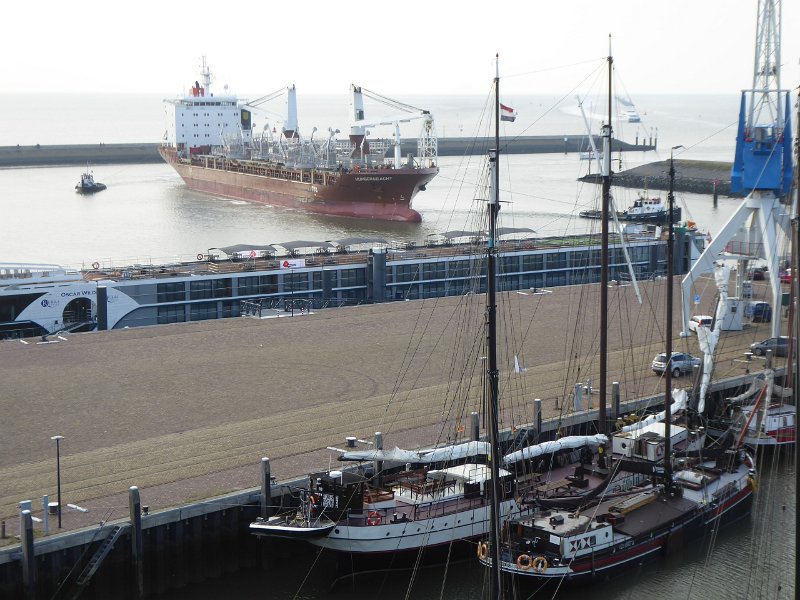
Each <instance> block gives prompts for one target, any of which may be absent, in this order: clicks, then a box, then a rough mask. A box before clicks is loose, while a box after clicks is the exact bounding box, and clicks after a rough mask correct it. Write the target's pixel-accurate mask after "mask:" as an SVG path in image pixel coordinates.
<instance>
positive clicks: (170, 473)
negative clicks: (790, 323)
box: [0, 280, 768, 534]
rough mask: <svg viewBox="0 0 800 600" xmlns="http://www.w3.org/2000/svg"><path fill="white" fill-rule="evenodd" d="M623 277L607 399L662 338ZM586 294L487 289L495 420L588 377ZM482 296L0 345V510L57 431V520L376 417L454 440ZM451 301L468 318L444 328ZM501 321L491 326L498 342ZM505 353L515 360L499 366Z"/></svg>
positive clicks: (242, 478) (44, 468) (154, 504)
mask: <svg viewBox="0 0 800 600" xmlns="http://www.w3.org/2000/svg"><path fill="white" fill-rule="evenodd" d="M760 283H762V282H756V284H760ZM641 285H642V287H643V288H644V289H645V294H646V295H649V297H650V298H651V301H650V302H649V303H645V304H644V305H641V306H640V305H638V304H637V303H636V302H635V300H634V296H633V289H632V288H631V287H627V286H617V287H614V288H613V289H612V294H611V297H612V300H611V301H612V302H624V303H625V317H624V318H623V317H622V316H620V313H618V314H617V315H616V317H612V322H611V324H610V325H609V332H610V342H609V343H610V347H611V356H610V358H609V369H610V370H609V381H619V382H620V383H621V387H622V396H623V400H629V399H634V398H638V397H643V396H649V395H652V394H657V393H659V392H660V391H661V380H660V378H658V377H656V376H655V375H653V374H652V373H651V372H650V362H651V360H652V358H653V356H654V355H655V354H656V353H657V352H659V351H660V349H661V347H662V339H663V333H662V331H663V327H662V323H663V319H661V318H660V317H656V316H654V315H660V314H661V312H663V301H664V294H663V292H660V291H659V286H660V288H663V286H664V283H663V281H659V280H656V281H655V282H644V283H642V284H641ZM675 287H676V298H677V283H676V286H675ZM648 288H650V289H648ZM597 296H598V286H597V285H587V286H573V287H564V288H555V289H554V290H553V292H552V293H551V294H545V295H541V296H540V295H536V296H533V295H523V294H520V293H508V294H503V295H502V299H503V304H504V305H505V309H504V310H507V311H509V312H510V314H514V320H515V321H519V322H521V323H523V324H526V325H525V329H524V331H525V335H524V338H523V339H521V340H519V341H518V343H517V347H516V348H514V349H513V350H509V351H508V352H511V353H512V354H511V355H510V356H509V355H508V354H507V352H502V353H501V357H500V361H501V363H500V364H501V365H502V371H503V374H504V375H503V377H504V381H505V382H506V384H505V385H506V386H509V387H508V389H507V390H504V392H505V393H506V398H508V399H510V400H511V401H513V406H511V404H510V403H509V404H507V405H506V406H507V407H508V408H507V412H506V413H505V414H504V418H503V426H505V427H511V426H519V425H522V424H524V423H526V422H527V421H529V420H531V419H532V405H533V399H534V398H541V399H542V400H543V415H542V416H543V418H545V419H548V418H553V417H559V416H561V417H564V416H566V415H568V414H569V412H570V411H571V410H572V407H571V405H570V402H569V401H568V400H567V399H568V398H569V396H570V394H571V392H572V389H573V387H574V384H575V382H576V381H586V380H588V379H591V380H592V381H594V382H595V385H596V382H598V381H599V374H598V372H597V369H598V361H597V356H596V354H597V348H596V344H597V340H596V335H595V334H594V333H591V334H587V333H586V332H596V330H597V326H598V321H599V318H598V316H596V315H595V316H592V315H586V316H582V317H580V321H576V320H577V319H578V316H577V313H576V308H575V307H576V306H578V305H579V303H586V302H588V303H589V304H587V306H596V305H597ZM482 302H483V299H482V298H480V297H475V298H465V297H449V298H438V299H430V300H425V301H413V302H395V303H389V304H380V305H366V306H358V307H351V308H338V309H327V310H322V311H318V312H315V313H313V314H306V315H303V316H299V315H296V316H295V317H286V318H273V319H264V320H255V319H251V318H245V317H242V318H237V319H222V320H218V321H200V322H192V323H185V324H175V325H162V326H154V327H143V328H136V329H125V330H113V331H108V332H95V333H89V334H77V335H70V336H67V339H66V340H63V341H62V340H58V341H54V340H51V341H54V343H45V344H39V343H37V340H36V339H31V340H29V341H28V342H29V343H28V344H23V343H20V342H19V341H16V340H14V341H4V342H0V380H2V381H3V396H2V404H3V413H4V419H3V421H2V425H0V440H1V441H0V481H2V482H3V485H2V486H0V518H2V519H5V520H6V521H7V528H8V532H9V534H14V533H16V531H14V527H15V523H16V515H17V510H18V502H19V501H21V500H32V501H33V503H34V507H36V506H39V505H40V504H41V502H40V500H41V498H42V496H43V495H44V494H48V495H49V496H50V497H51V499H53V497H54V496H55V493H56V490H55V483H56V482H55V467H56V465H55V448H54V444H53V442H51V441H50V437H51V436H53V435H56V434H58V435H63V436H65V440H64V441H63V442H62V443H61V471H62V494H63V496H64V499H65V503H66V502H68V503H74V504H78V505H81V506H85V507H87V508H90V509H91V510H90V513H86V514H84V513H77V512H67V513H66V526H67V527H80V526H83V525H87V524H91V523H96V522H97V520H98V518H99V515H102V514H105V513H106V512H108V511H112V515H113V514H114V511H116V510H118V508H119V506H123V507H124V506H125V502H121V503H120V502H119V501H118V498H119V497H120V496H124V494H126V491H127V489H128V487H129V486H131V485H136V486H138V487H139V488H140V489H141V490H142V497H143V502H144V503H146V504H148V505H149V506H150V507H151V509H152V510H158V509H161V508H167V507H171V506H178V505H181V504H184V503H187V502H189V501H192V500H196V499H200V498H206V497H210V496H214V495H218V494H223V493H227V492H232V491H236V490H241V489H246V488H249V487H253V486H256V485H257V483H258V464H259V460H260V458H261V457H262V456H268V457H270V458H271V459H272V461H273V468H272V472H273V475H275V476H276V477H277V478H278V480H283V479H291V478H294V477H301V476H303V475H304V474H305V473H307V472H308V471H310V470H312V469H314V468H317V467H325V466H327V464H328V459H329V457H330V456H331V452H329V451H327V450H325V448H326V447H327V446H335V447H341V446H342V444H343V443H344V440H345V438H346V437H347V436H352V435H354V436H357V437H359V438H361V439H371V437H372V435H373V434H374V432H376V431H381V432H383V433H384V438H385V440H386V443H387V444H391V445H395V444H397V445H405V446H409V447H413V446H417V447H419V446H424V445H427V444H433V443H435V442H437V441H444V439H445V438H446V437H447V436H453V437H455V435H456V433H455V428H456V426H457V424H456V422H455V421H456V420H457V418H456V417H455V416H454V417H451V418H450V419H449V420H448V422H447V423H446V424H444V425H442V414H443V410H444V409H443V408H442V407H443V406H446V400H447V399H448V398H450V399H452V396H453V391H452V382H450V381H448V380H449V379H450V376H449V374H450V373H451V372H453V369H456V368H457V366H458V365H457V364H456V363H457V362H459V363H463V362H464V361H465V358H464V356H465V355H464V354H463V352H464V351H463V349H462V350H459V349H458V347H459V344H463V340H462V339H461V337H460V336H463V332H464V331H466V330H469V331H479V330H480V328H479V325H480V322H481V321H482V318H483V312H482V307H481V306H480V304H481V303H482ZM709 302H711V299H710V298H709ZM476 303H477V304H476ZM659 305H661V307H659ZM675 305H676V310H675V317H674V318H675V322H676V323H677V322H679V314H678V308H677V307H678V306H679V302H676V303H675ZM710 308H711V307H710V306H706V307H704V306H702V305H701V306H699V307H697V310H698V311H699V312H706V313H708V312H709V311H710ZM466 311H469V312H466ZM458 315H461V317H469V318H468V320H469V321H470V323H469V324H468V325H466V326H457V325H456V324H455V320H456V317H457V316H458ZM462 320H463V319H462ZM767 327H768V326H767V325H754V326H748V327H747V328H746V329H745V330H743V331H741V332H727V333H726V334H725V335H724V336H723V342H722V344H721V348H720V352H721V359H720V363H719V364H718V366H717V374H718V375H719V376H720V377H725V376H730V375H731V374H736V373H739V372H740V371H741V369H742V368H741V366H740V365H738V364H734V363H732V362H730V360H731V359H732V358H733V357H734V356H736V357H738V356H740V355H741V353H742V352H744V351H745V349H746V348H747V346H748V345H749V343H750V342H752V341H754V339H755V338H758V339H760V337H759V336H761V337H768V333H767ZM554 328H556V330H555V331H554ZM761 329H763V330H764V331H763V332H762V331H761ZM754 330H755V331H754ZM512 333H513V331H512V330H511V329H507V328H505V327H504V326H502V325H501V331H500V336H501V339H504V337H503V336H506V337H507V338H508V339H511V338H510V336H511V335H512ZM516 335H520V333H519V331H517V333H516ZM675 349H676V350H683V349H685V350H686V351H689V352H694V353H697V352H698V349H697V342H696V340H695V339H694V338H693V337H692V338H677V337H676V339H675ZM513 354H517V355H518V356H519V357H520V360H521V361H522V362H523V364H524V365H525V366H526V367H527V371H526V372H525V373H522V374H513V373H510V372H509V369H511V367H512V366H513V363H514V358H513ZM726 361H727V362H726ZM728 371H730V372H728ZM512 375H513V377H512ZM479 380H480V375H479V374H478V373H477V371H476V373H475V374H474V375H473V377H472V381H471V382H470V383H471V384H472V385H473V387H472V388H471V390H470V392H469V394H467V397H468V400H467V402H466V406H465V407H464V410H467V411H469V410H476V411H480V402H481V394H480V385H479ZM676 384H677V385H688V384H689V382H688V381H685V380H678V381H677V382H676ZM512 396H513V398H512ZM438 431H444V433H439V434H437V433H436V432H438Z"/></svg>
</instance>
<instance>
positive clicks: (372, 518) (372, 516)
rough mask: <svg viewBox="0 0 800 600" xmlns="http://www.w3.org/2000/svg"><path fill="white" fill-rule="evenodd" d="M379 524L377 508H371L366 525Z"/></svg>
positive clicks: (379, 517) (379, 518)
mask: <svg viewBox="0 0 800 600" xmlns="http://www.w3.org/2000/svg"><path fill="white" fill-rule="evenodd" d="M380 524H381V513H379V512H378V511H377V510H371V511H370V512H369V515H368V516H367V525H380Z"/></svg>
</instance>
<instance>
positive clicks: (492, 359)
mask: <svg viewBox="0 0 800 600" xmlns="http://www.w3.org/2000/svg"><path fill="white" fill-rule="evenodd" d="M495 61H496V66H495V78H494V104H495V115H494V124H495V133H494V143H495V149H494V150H489V166H490V175H489V182H490V191H489V202H488V211H489V240H488V242H487V244H486V255H487V256H486V346H487V366H486V369H487V370H486V381H487V385H488V388H489V442H490V444H491V448H492V464H491V476H492V497H491V500H492V502H491V505H490V511H489V518H490V519H491V530H490V535H491V544H490V547H491V554H492V575H491V577H492V598H494V599H497V600H499V599H501V598H502V597H503V585H502V580H501V575H500V482H499V479H500V447H499V440H498V438H499V425H498V422H499V415H498V411H499V403H498V396H499V390H500V384H499V380H500V377H499V373H498V369H497V287H496V285H497V282H496V273H497V245H496V242H497V239H496V238H497V214H498V212H499V211H500V197H499V196H500V170H499V169H498V166H499V159H500V55H496V56H495Z"/></svg>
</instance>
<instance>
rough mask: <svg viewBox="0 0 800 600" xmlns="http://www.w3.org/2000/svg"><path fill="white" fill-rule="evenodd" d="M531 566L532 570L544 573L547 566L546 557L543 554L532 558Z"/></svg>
mask: <svg viewBox="0 0 800 600" xmlns="http://www.w3.org/2000/svg"><path fill="white" fill-rule="evenodd" d="M531 566H532V567H533V570H534V571H536V572H537V573H544V572H545V571H547V567H548V564H547V559H546V558H545V557H544V556H537V557H536V558H534V559H533V562H532V563H531Z"/></svg>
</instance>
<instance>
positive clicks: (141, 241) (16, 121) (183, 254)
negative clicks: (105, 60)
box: [0, 94, 738, 266]
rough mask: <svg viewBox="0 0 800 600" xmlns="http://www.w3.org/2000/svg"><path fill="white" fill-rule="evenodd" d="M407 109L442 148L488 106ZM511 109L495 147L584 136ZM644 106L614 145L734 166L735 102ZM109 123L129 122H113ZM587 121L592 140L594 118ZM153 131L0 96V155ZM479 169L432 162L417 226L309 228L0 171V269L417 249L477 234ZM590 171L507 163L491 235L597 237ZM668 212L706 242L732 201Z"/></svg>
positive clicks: (140, 118)
mask: <svg viewBox="0 0 800 600" xmlns="http://www.w3.org/2000/svg"><path fill="white" fill-rule="evenodd" d="M299 101H300V110H301V127H302V126H303V124H304V123H309V125H308V127H310V126H311V123H320V125H321V124H323V123H331V124H337V125H338V126H339V127H340V128H341V127H342V126H341V122H342V120H343V119H344V117H343V115H344V108H343V107H345V106H346V98H345V97H341V98H338V97H312V98H311V99H309V100H307V102H309V103H310V108H311V110H310V111H309V112H311V113H312V114H311V115H309V117H307V118H305V119H304V118H303V114H304V113H303V104H302V99H300V100H299ZM410 101H411V102H412V103H414V102H416V103H417V105H421V106H424V107H430V108H431V110H432V111H433V112H434V116H435V117H436V118H437V127H438V131H439V134H440V135H444V134H447V135H451V134H452V133H453V132H458V133H463V134H464V135H468V134H476V133H481V134H485V133H486V132H478V131H477V129H478V128H477V127H476V126H475V125H474V123H477V122H478V118H479V112H480V111H479V109H480V108H481V106H482V105H483V104H485V99H481V98H476V97H469V96H467V97H461V98H457V97H456V98H448V97H445V98H442V97H428V98H415V99H411V100H410ZM511 101H514V102H515V105H516V106H515V107H516V108H517V110H518V111H519V112H520V116H519V117H518V119H517V121H516V122H514V123H508V124H504V128H505V129H504V131H503V135H553V134H571V135H580V134H581V133H582V132H583V129H584V126H583V122H582V119H581V117H580V115H579V113H578V112H577V107H575V106H574V103H573V102H569V103H568V102H565V101H562V102H561V103H560V104H559V103H557V102H558V99H555V98H550V97H544V96H542V97H530V98H526V97H520V98H513V99H512V100H509V102H511ZM333 103H335V106H334V105H333ZM54 105H59V106H60V105H63V106H65V107H66V111H65V114H66V117H65V118H59V119H56V118H55V116H54V114H53V111H52V106H54ZM645 106H647V110H645V108H642V113H646V115H644V116H643V123H641V124H632V123H624V124H620V125H619V129H618V130H616V131H615V136H618V137H619V138H620V139H624V140H625V141H629V142H633V141H634V139H635V138H636V137H637V136H638V137H639V139H642V140H643V139H644V137H645V136H652V135H656V134H657V135H658V137H659V147H660V148H670V147H672V146H674V145H678V144H680V145H683V146H685V150H680V151H679V152H680V154H676V155H677V156H679V157H680V158H681V159H694V160H726V161H730V160H731V158H732V156H733V146H734V134H735V123H736V113H737V110H738V103H737V99H736V97H735V96H731V97H727V96H723V97H720V96H713V97H712V96H709V97H685V98H680V97H671V96H664V97H652V98H648V99H647V101H646V102H642V107H645ZM334 109H335V110H334ZM115 110H118V111H120V114H121V115H130V118H115V117H114V111H115ZM62 116H63V115H62ZM591 116H592V121H593V123H594V125H593V130H594V131H595V132H596V131H598V130H599V122H600V120H601V117H600V116H599V115H591ZM651 122H652V124H651ZM471 123H472V124H471ZM412 125H413V124H412ZM163 127H164V114H163V109H162V107H161V97H160V96H154V95H145V96H134V97H130V96H120V97H116V96H88V97H83V96H79V97H76V96H69V95H57V96H56V97H49V96H48V97H47V98H45V99H42V98H41V97H40V96H26V95H13V94H12V95H7V96H3V97H0V132H2V133H0V145H9V146H13V145H16V144H18V143H19V144H23V145H26V144H36V143H42V144H72V143H101V142H103V143H131V142H145V141H147V142H154V141H158V140H160V139H161V137H162V136H163ZM320 129H322V127H320ZM656 129H657V130H658V131H657V133H656ZM376 135H378V133H377V132H376ZM404 135H405V136H407V137H414V136H416V129H415V128H414V127H412V128H411V130H410V131H405V130H404ZM668 157H669V151H667V152H666V154H665V153H664V152H658V151H657V152H649V153H640V152H630V153H625V154H622V155H615V156H614V165H613V169H614V170H620V169H627V168H632V167H634V166H637V165H640V164H643V163H648V162H653V161H657V160H663V159H664V158H668ZM482 160H483V157H482V156H465V157H443V158H441V159H440V161H439V166H440V168H441V171H440V174H439V176H438V177H437V178H436V179H434V181H433V182H432V183H431V184H430V185H429V186H428V189H427V190H426V191H425V192H421V193H419V194H418V195H417V197H416V199H415V201H414V208H415V209H416V210H417V211H418V212H420V213H421V215H422V223H421V224H409V223H386V222H376V221H368V220H354V219H342V218H335V217H326V216H320V215H310V214H306V213H302V212H298V211H292V210H288V209H283V208H278V207H271V206H264V205H259V204H254V203H248V202H244V201H239V200H232V199H228V198H220V197H214V196H211V195H207V194H202V193H198V192H193V191H191V190H189V189H187V188H186V186H185V185H183V183H182V181H181V179H180V178H179V177H178V176H177V175H176V174H175V172H174V171H173V170H172V169H171V168H170V167H168V166H167V165H166V164H152V165H102V166H96V167H92V166H91V165H90V168H92V170H93V172H94V175H95V179H96V180H97V181H99V182H102V183H104V184H106V185H107V186H108V189H106V190H105V191H103V192H100V193H97V194H95V195H90V196H81V195H79V194H76V193H75V192H74V186H75V183H76V182H77V181H78V178H79V177H80V174H81V172H82V170H83V169H82V168H77V167H55V168H23V169H0V186H2V188H1V189H3V192H4V193H3V217H4V218H3V220H2V223H3V225H2V234H1V235H0V262H39V263H57V264H62V265H72V266H79V265H90V264H91V263H93V262H100V263H104V264H107V263H114V264H123V263H127V264H131V263H149V262H173V261H175V260H176V259H181V258H183V259H189V258H193V257H194V256H195V255H197V254H199V253H202V252H207V250H208V249H209V248H213V247H221V246H226V245H231V244H238V243H249V244H270V243H278V242H281V241H290V240H298V239H302V240H314V241H325V240H335V239H341V238H344V237H356V236H365V237H378V238H381V239H385V240H387V241H389V242H391V241H393V240H397V241H424V239H425V238H426V236H428V235H430V234H434V233H440V232H444V231H448V230H454V229H462V230H463V229H467V230H469V229H470V228H471V227H472V226H473V225H472V223H471V222H470V219H471V218H472V217H473V215H474V214H475V213H476V209H477V208H478V207H477V205H476V203H475V200H476V199H475V197H474V193H475V192H474V189H475V181H476V180H477V178H478V177H479V175H480V173H481V163H482ZM589 168H590V165H589V163H588V161H581V160H579V158H578V157H577V156H576V155H574V154H570V155H566V154H544V155H507V156H506V157H505V160H504V163H503V165H502V181H501V187H502V188H503V189H502V197H503V200H504V203H503V210H502V211H501V217H500V218H501V223H500V225H501V226H502V227H528V228H531V229H533V230H535V232H536V235H537V236H540V237H541V236H550V235H561V234H566V233H578V232H581V231H589V230H594V229H596V228H597V227H598V224H597V223H596V222H592V221H588V220H585V219H581V218H580V217H578V212H579V211H580V210H583V209H586V208H592V207H594V206H595V204H594V203H596V202H597V189H596V188H597V187H598V186H595V185H593V184H581V183H580V182H578V181H577V178H578V177H579V176H581V175H584V174H586V173H587V172H588V170H589ZM594 171H595V172H596V165H595V166H594ZM637 191H638V190H622V189H620V190H617V191H616V192H615V202H616V206H617V208H618V209H624V208H626V207H627V206H628V205H630V204H631V203H632V202H633V200H634V199H635V197H636V193H637ZM677 201H678V202H679V204H680V205H681V206H682V207H683V214H684V218H687V219H691V220H693V221H695V222H696V223H697V225H698V227H699V228H701V229H702V230H705V231H708V232H709V233H710V234H711V235H712V236H713V235H714V234H715V232H716V231H717V230H718V229H719V228H720V227H721V225H722V223H724V221H725V219H726V218H727V216H728V215H729V214H730V213H731V212H732V211H733V209H734V208H735V207H736V206H737V205H738V201H737V200H735V199H730V198H720V200H719V204H718V206H717V207H714V206H713V202H712V200H711V198H710V197H706V196H697V195H692V194H679V195H677Z"/></svg>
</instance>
